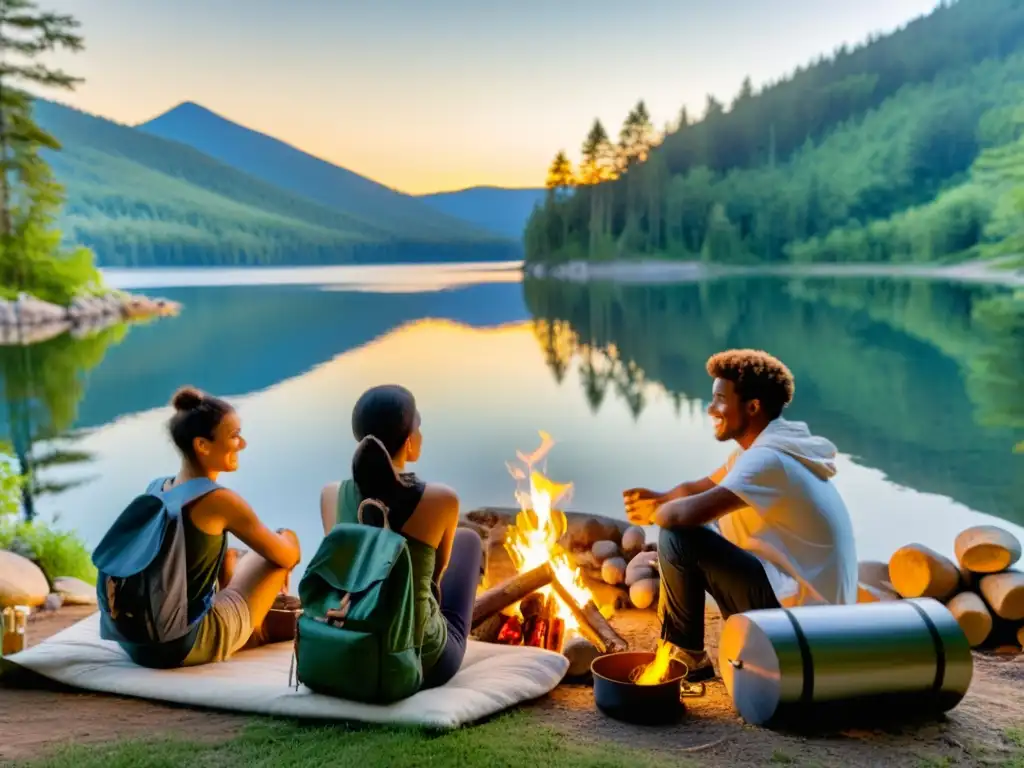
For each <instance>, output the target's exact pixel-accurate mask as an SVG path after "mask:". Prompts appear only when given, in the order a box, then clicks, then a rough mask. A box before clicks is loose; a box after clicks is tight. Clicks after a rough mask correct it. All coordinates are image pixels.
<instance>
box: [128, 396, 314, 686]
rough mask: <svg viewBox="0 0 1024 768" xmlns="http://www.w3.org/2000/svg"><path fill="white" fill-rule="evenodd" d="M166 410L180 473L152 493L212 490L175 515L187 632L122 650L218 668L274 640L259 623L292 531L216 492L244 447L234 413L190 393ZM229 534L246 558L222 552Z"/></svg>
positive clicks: (151, 663)
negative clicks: (187, 487)
mask: <svg viewBox="0 0 1024 768" xmlns="http://www.w3.org/2000/svg"><path fill="white" fill-rule="evenodd" d="M171 404H172V405H173V407H174V415H173V416H172V417H171V420H170V424H169V430H170V436H171V439H172V441H173V442H174V444H175V446H176V447H177V448H178V451H179V453H180V454H181V466H180V468H179V469H178V473H177V475H175V476H174V477H168V478H162V479H158V480H157V481H154V485H153V486H152V487H154V488H156V489H157V490H161V491H169V490H171V489H172V488H175V487H176V486H180V485H182V484H184V483H188V482H189V481H193V480H204V481H205V480H209V481H211V482H210V483H209V484H207V487H208V488H210V489H211V490H209V492H206V493H205V495H202V496H200V497H199V498H198V499H196V500H195V501H193V502H192V503H190V504H187V505H186V506H184V507H183V508H182V526H183V534H184V544H185V570H186V584H187V595H188V611H189V620H190V623H191V622H194V624H193V626H192V629H191V630H190V631H189V633H188V634H187V635H185V636H184V637H183V638H181V639H180V640H175V641H173V642H168V643H161V644H159V645H138V644H132V643H123V642H122V643H121V645H122V647H124V648H125V650H126V651H127V653H128V655H129V656H130V657H131V658H132V660H133V661H135V663H137V664H139V665H141V666H146V667H156V668H170V667H179V666H195V665H199V664H208V663H211V662H218V661H224V660H226V659H228V658H229V657H230V656H232V655H233V654H234V653H236V652H237V651H238V650H240V649H242V648H243V647H245V646H246V645H247V644H248V645H250V646H252V645H259V644H261V643H262V642H265V641H270V640H274V639H278V638H271V637H266V636H265V633H264V630H263V625H264V620H265V619H266V617H267V614H268V612H269V611H270V609H271V608H272V607H273V605H274V603H275V601H276V600H277V599H278V597H279V595H280V594H281V593H282V592H283V591H285V589H286V585H287V582H288V576H289V574H290V572H291V571H292V569H294V568H295V566H296V565H298V563H299V560H300V551H299V540H298V537H297V536H296V535H295V533H294V532H293V531H289V530H278V531H276V532H275V531H272V530H270V529H269V528H268V527H267V526H266V525H264V524H263V523H262V522H261V521H260V519H259V518H258V517H257V516H256V513H255V512H254V511H253V510H252V508H251V507H250V506H249V505H248V504H247V503H246V501H245V500H244V499H243V498H242V497H241V496H239V495H238V494H237V493H235V492H234V491H231V490H228V489H227V488H224V487H223V486H220V485H216V480H217V478H218V476H219V475H220V474H221V473H222V472H234V471H236V470H237V469H238V455H239V453H240V452H241V451H243V450H245V447H246V442H245V438H243V437H242V423H241V420H240V419H239V417H238V414H237V413H236V412H235V409H234V408H232V407H231V406H230V405H229V404H228V403H226V402H225V401H223V400H221V399H220V398H217V397H213V396H212V395H207V394H204V393H203V392H200V391H199V390H197V389H194V388H192V387H184V388H182V389H180V390H178V392H177V393H176V394H175V395H174V398H173V400H172V401H171ZM193 485H194V484H193ZM229 533H230V534H234V535H235V536H236V537H237V538H238V539H240V540H241V541H242V543H244V544H245V545H247V546H248V547H249V548H250V550H251V551H249V552H248V553H245V554H244V555H242V556H241V557H239V556H238V552H237V551H236V550H229V549H228V546H227V545H228V534H229Z"/></svg>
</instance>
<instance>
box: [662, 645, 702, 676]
mask: <svg viewBox="0 0 1024 768" xmlns="http://www.w3.org/2000/svg"><path fill="white" fill-rule="evenodd" d="M660 642H662V643H666V642H668V641H666V640H661V641H660ZM668 644H669V645H670V646H672V651H671V652H670V653H669V658H670V659H675V660H676V661H679V662H682V663H683V664H685V665H686V669H687V670H688V671H687V673H686V678H685V680H686V681H687V682H689V683H702V682H704V681H705V680H712V679H714V677H715V666H714V664H712V663H711V657H710V656H708V652H707V651H701V652H700V653H697V652H695V651H687V650H684V649H683V648H680V647H679V646H678V645H672V644H671V643H668Z"/></svg>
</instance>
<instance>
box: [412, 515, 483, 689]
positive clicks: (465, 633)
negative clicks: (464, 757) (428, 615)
mask: <svg viewBox="0 0 1024 768" xmlns="http://www.w3.org/2000/svg"><path fill="white" fill-rule="evenodd" d="M482 558H483V550H482V546H481V542H480V534H478V533H477V532H476V531H474V530H473V529H471V528H459V529H458V530H457V531H455V540H454V541H453V542H452V555H451V558H450V559H449V561H448V568H447V570H445V572H444V576H442V577H441V600H440V603H441V615H442V616H444V620H445V622H446V623H447V624H448V642H447V643H446V644H445V646H444V650H443V651H442V652H441V656H440V658H438V660H437V662H436V663H435V664H434V666H433V667H431V668H430V670H429V671H428V672H427V673H426V675H425V676H424V680H423V687H424V688H436V687H437V686H439V685H444V684H445V683H447V682H448V681H449V680H451V679H452V678H453V677H454V676H455V673H456V672H458V671H459V667H461V666H462V659H463V657H464V656H465V655H466V639H467V638H468V637H469V628H470V622H471V621H472V620H473V602H474V601H475V600H476V587H477V584H479V583H480V561H481V559H482Z"/></svg>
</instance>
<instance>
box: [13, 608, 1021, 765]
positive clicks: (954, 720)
mask: <svg viewBox="0 0 1024 768" xmlns="http://www.w3.org/2000/svg"><path fill="white" fill-rule="evenodd" d="M89 613H90V610H89V609H80V608H75V609H64V610H61V611H59V612H57V613H52V614H37V615H36V616H34V617H32V620H31V621H30V623H29V638H28V640H29V643H30V644H32V645H34V644H36V643H38V642H41V641H42V640H43V639H45V638H46V637H49V636H51V635H53V634H55V633H56V632H58V631H59V630H61V629H63V628H64V627H66V626H69V625H70V624H72V623H74V622H76V621H79V620H81V619H82V618H84V617H85V616H87V615H88V614H89ZM720 623H721V622H720V620H719V619H718V617H717V616H716V615H713V614H709V623H708V644H709V651H710V652H711V654H712V657H713V658H716V657H717V640H718V632H719V627H720ZM612 625H613V626H614V627H615V628H616V630H617V631H618V632H619V633H620V634H621V635H622V636H623V637H624V638H625V639H626V640H628V641H629V643H630V646H631V647H632V648H635V649H645V648H653V646H654V642H655V638H656V636H657V629H658V628H657V620H656V618H655V616H654V614H653V613H652V612H650V611H635V610H628V611H620V612H619V613H618V614H617V615H616V616H615V617H614V618H613V619H612ZM1022 689H1024V656H1002V657H999V656H989V655H981V654H975V668H974V679H973V682H972V684H971V688H970V691H969V692H968V694H967V696H966V697H965V699H964V700H963V702H961V704H960V705H959V706H958V707H957V708H956V709H954V710H953V711H952V712H950V713H949V714H948V715H947V717H946V718H944V719H942V720H941V721H939V722H935V721H932V722H929V723H924V724H917V725H908V726H904V727H898V728H892V729H887V730H878V729H875V730H851V731H846V732H842V733H835V734H830V735H826V736H818V737H813V738H807V737H800V736H795V735H787V734H780V733H775V732H773V731H770V730H766V729H763V728H756V727H752V726H748V725H745V724H743V722H742V721H741V720H740V719H739V718H738V717H737V715H736V714H735V712H734V711H733V708H732V703H731V701H730V699H729V697H728V695H727V693H726V691H725V688H724V686H723V685H722V683H721V682H720V681H716V682H713V683H711V684H709V686H708V689H707V693H706V695H705V696H704V697H703V698H699V699H687V702H688V714H687V716H686V718H685V719H684V720H683V721H682V722H681V723H680V724H679V725H676V726H672V727H664V726H662V727H639V726H632V725H626V724H623V723H620V722H617V721H615V720H612V719H610V718H608V717H605V716H604V715H602V714H600V713H599V712H598V711H597V710H596V709H595V707H594V701H593V692H592V690H591V688H589V687H586V686H570V685H562V686H560V687H559V688H557V689H556V690H555V691H553V692H552V693H551V694H550V695H548V696H546V697H544V698H542V699H540V700H538V701H536V702H533V703H531V704H529V705H527V706H526V708H527V709H528V710H530V711H532V712H534V713H535V714H536V715H538V716H539V717H540V718H541V719H542V720H543V721H544V722H546V723H547V724H549V725H551V726H552V727H554V728H557V729H559V730H561V731H562V732H564V733H565V735H566V737H567V738H569V739H579V740H580V741H584V740H585V741H587V742H589V743H593V741H594V739H595V737H598V738H602V739H608V740H612V741H616V742H619V743H621V744H623V745H625V746H629V747H635V748H647V749H656V750H665V751H668V752H670V753H672V754H678V755H679V756H680V757H688V756H692V757H693V758H694V759H695V760H696V759H699V761H700V762H701V764H705V765H708V766H723V767H724V766H738V765H767V764H773V763H790V764H794V765H804V766H813V765H820V766H825V765H830V764H833V763H835V764H841V765H843V766H844V768H855V767H857V768H859V767H860V766H876V765H885V766H900V765H911V766H921V765H944V766H957V765H1000V764H1003V763H1005V762H1006V761H1008V760H1009V759H1010V758H1012V757H1013V756H1015V755H1020V754H1022V752H1021V751H1020V748H1019V747H1016V746H1015V745H1014V744H1013V743H1012V742H1011V741H1010V740H1009V739H1008V738H1007V736H1006V733H1007V731H1008V730H1009V729H1013V728H1021V727H1024V695H1022V693H1021V691H1022ZM0 702H2V704H0V733H2V734H3V738H2V739H0V761H8V760H18V759H25V758H28V757H31V756H34V755H40V754H44V753H45V752H46V751H48V750H51V749H53V748H54V747H55V746H56V745H58V744H60V743H62V742H67V741H74V742H80V743H84V742H106V741H111V740H114V739H119V738H132V737H136V738H138V737H143V736H153V735H157V734H176V735H180V736H183V737H187V738H189V739H199V740H217V739H227V738H231V737H232V736H233V735H234V734H236V733H237V732H238V731H239V729H240V728H241V727H242V726H243V725H244V724H245V723H246V722H247V720H248V718H247V717H245V716H237V715H226V714H222V713H217V712H206V711H195V710H189V709H184V708H181V707H173V706H167V705H161V704H155V703H151V702H147V701H141V700H134V699H125V698H119V697H115V696H106V695H93V694H85V693H76V692H71V691H57V690H39V689H38V688H35V687H26V686H25V685H24V684H23V683H19V682H18V681H13V682H12V681H0Z"/></svg>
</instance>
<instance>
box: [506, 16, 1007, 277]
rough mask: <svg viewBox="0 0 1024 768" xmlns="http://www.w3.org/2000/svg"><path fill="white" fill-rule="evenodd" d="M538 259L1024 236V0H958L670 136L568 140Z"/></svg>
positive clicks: (937, 251) (553, 171)
mask: <svg viewBox="0 0 1024 768" xmlns="http://www.w3.org/2000/svg"><path fill="white" fill-rule="evenodd" d="M547 186H548V190H549V193H548V196H547V198H546V201H545V204H544V205H543V206H542V207H541V208H538V209H537V210H536V211H535V212H534V215H533V216H532V217H531V219H530V221H529V222H528V224H527V230H526V233H525V244H526V250H527V259H528V260H530V261H533V262H539V263H557V262H564V261H570V260H575V259H588V258H589V259H615V258H631V257H643V256H660V257H668V258H674V259H702V260H707V261H714V262H723V263H753V262H779V261H799V262H802V261H896V262H910V261H936V260H946V259H955V258H964V257H966V256H970V255H995V254H1000V253H1014V252H1017V251H1018V250H1019V249H1020V248H1021V247H1022V246H1024V2H1021V1H1020V0H959V2H955V3H943V4H941V5H940V6H939V7H937V8H936V9H935V10H934V11H933V12H932V13H931V14H930V15H928V16H926V17H922V18H920V19H917V20H915V21H913V22H911V23H910V24H908V25H907V26H906V27H904V28H903V29H901V30H899V31H897V32H895V33H893V34H891V35H888V36H885V37H881V38H874V39H871V40H869V41H867V42H865V43H864V44H863V45H861V46H859V47H857V48H855V49H852V50H850V49H845V48H843V49H840V50H838V51H836V52H835V54H834V55H833V56H832V57H830V58H822V59H821V60H819V61H817V62H815V63H814V64H813V65H811V66H808V67H807V68H803V69H800V70H798V71H797V72H795V73H794V74H793V75H792V76H791V77H789V78H786V79H785V80H783V81H781V82H778V83H773V84H769V85H767V86H765V87H764V88H763V89H762V90H760V91H759V92H755V91H754V89H753V87H752V85H751V83H750V81H749V80H747V81H746V82H745V83H744V84H743V87H742V89H741V91H740V93H739V94H737V96H736V97H735V99H734V100H733V101H732V103H731V104H730V105H729V106H728V108H727V107H726V106H725V105H723V104H722V103H721V102H719V101H718V100H717V99H715V98H714V97H712V96H709V97H708V100H707V105H706V109H705V113H704V115H703V117H702V119H701V120H699V121H697V122H691V121H690V119H689V116H688V115H687V114H686V112H685V110H684V111H683V112H682V113H681V114H680V117H679V120H678V121H677V123H676V125H674V126H671V127H670V128H669V129H668V132H667V134H666V135H664V136H659V135H658V134H657V133H656V132H655V131H654V129H653V126H652V125H651V122H650V118H649V116H648V114H647V110H646V108H645V106H644V104H643V102H639V103H638V104H637V106H636V108H634V109H633V110H632V111H631V112H630V114H629V116H628V117H627V118H626V121H625V123H624V124H623V127H622V130H621V132H620V134H619V138H618V141H617V142H615V143H613V140H612V138H611V137H609V135H608V133H607V131H606V130H605V128H604V126H603V125H602V124H601V123H600V121H595V122H594V125H593V126H592V127H591V129H590V132H589V133H588V135H587V137H586V140H585V141H584V143H583V147H582V158H581V160H580V162H579V164H578V168H576V169H574V168H573V167H572V163H571V161H570V160H569V158H568V156H567V155H566V153H565V152H564V151H563V152H559V153H558V155H557V156H556V158H555V160H554V162H553V163H552V165H551V168H550V170H549V174H548V182H547Z"/></svg>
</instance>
